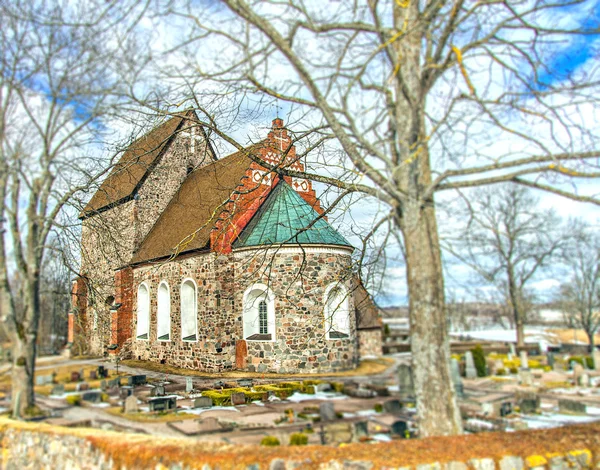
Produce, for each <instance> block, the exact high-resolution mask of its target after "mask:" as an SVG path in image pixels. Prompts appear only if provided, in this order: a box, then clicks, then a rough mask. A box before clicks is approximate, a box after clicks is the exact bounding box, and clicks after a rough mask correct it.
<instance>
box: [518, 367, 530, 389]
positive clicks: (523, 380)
mask: <svg viewBox="0 0 600 470" xmlns="http://www.w3.org/2000/svg"><path fill="white" fill-rule="evenodd" d="M519 384H520V385H523V386H524V387H531V386H532V385H533V374H532V373H531V369H519Z"/></svg>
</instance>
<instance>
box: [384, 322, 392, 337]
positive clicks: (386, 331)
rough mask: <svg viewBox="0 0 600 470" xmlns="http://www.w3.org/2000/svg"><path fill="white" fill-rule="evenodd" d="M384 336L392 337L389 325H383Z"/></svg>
mask: <svg viewBox="0 0 600 470" xmlns="http://www.w3.org/2000/svg"><path fill="white" fill-rule="evenodd" d="M383 334H384V335H385V336H389V335H390V325H388V324H387V323H386V324H385V325H383Z"/></svg>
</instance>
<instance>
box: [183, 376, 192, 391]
mask: <svg viewBox="0 0 600 470" xmlns="http://www.w3.org/2000/svg"><path fill="white" fill-rule="evenodd" d="M192 390H194V381H193V380H192V378H191V377H186V378H185V391H186V392H187V393H190V392H191V391H192Z"/></svg>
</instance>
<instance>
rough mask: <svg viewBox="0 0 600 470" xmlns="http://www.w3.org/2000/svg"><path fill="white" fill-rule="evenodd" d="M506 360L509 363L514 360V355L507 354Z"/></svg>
mask: <svg viewBox="0 0 600 470" xmlns="http://www.w3.org/2000/svg"><path fill="white" fill-rule="evenodd" d="M506 358H507V359H508V360H509V361H512V360H513V359H514V358H515V355H514V354H512V353H508V354H507V355H506Z"/></svg>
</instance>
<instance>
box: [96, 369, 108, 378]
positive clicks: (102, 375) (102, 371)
mask: <svg viewBox="0 0 600 470" xmlns="http://www.w3.org/2000/svg"><path fill="white" fill-rule="evenodd" d="M97 371H98V377H100V378H101V379H106V378H107V377H108V369H107V368H106V367H104V366H98V370H97Z"/></svg>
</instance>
